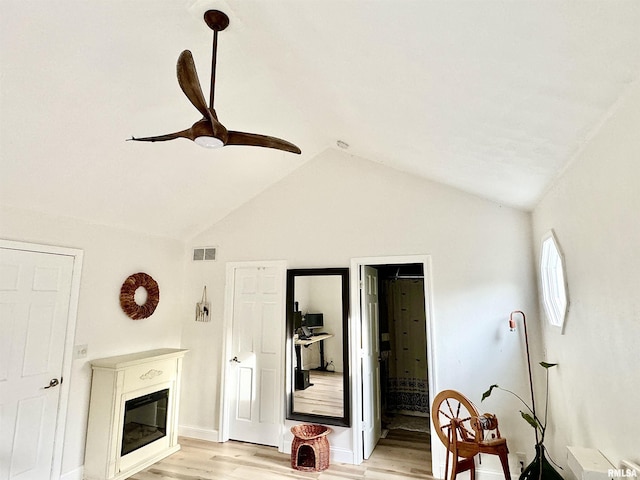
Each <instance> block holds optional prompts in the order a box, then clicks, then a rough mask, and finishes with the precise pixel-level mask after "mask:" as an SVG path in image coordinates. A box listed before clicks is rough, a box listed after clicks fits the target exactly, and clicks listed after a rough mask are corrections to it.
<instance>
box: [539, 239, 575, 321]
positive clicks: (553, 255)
mask: <svg viewBox="0 0 640 480" xmlns="http://www.w3.org/2000/svg"><path fill="white" fill-rule="evenodd" d="M540 283H541V286H542V289H541V292H542V304H543V305H544V310H545V312H546V313H547V319H548V320H549V323H550V324H551V325H553V326H555V327H558V328H560V329H561V330H562V327H563V325H564V319H565V316H566V314H567V307H568V305H569V301H568V298H567V280H566V273H565V265H564V256H563V255H562V252H561V251H560V248H559V247H558V242H557V240H556V237H555V235H554V234H553V231H549V233H547V234H546V235H545V236H544V238H543V239H542V251H541V253H540Z"/></svg>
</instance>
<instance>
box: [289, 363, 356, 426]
mask: <svg viewBox="0 0 640 480" xmlns="http://www.w3.org/2000/svg"><path fill="white" fill-rule="evenodd" d="M342 379H343V376H342V373H338V372H323V371H319V370H309V382H310V383H312V384H313V385H312V386H310V387H308V388H305V389H304V390H296V391H295V392H293V405H294V407H293V408H294V411H295V412H300V413H311V414H313V415H328V416H330V417H342V414H343V412H344V399H343V390H344V388H343V387H344V383H343V381H342Z"/></svg>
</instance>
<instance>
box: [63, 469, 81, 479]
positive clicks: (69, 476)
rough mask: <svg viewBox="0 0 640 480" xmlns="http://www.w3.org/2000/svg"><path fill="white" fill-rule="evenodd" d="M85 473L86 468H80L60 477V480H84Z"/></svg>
mask: <svg viewBox="0 0 640 480" xmlns="http://www.w3.org/2000/svg"><path fill="white" fill-rule="evenodd" d="M83 473H84V467H78V468H76V469H75V470H71V471H70V472H67V473H63V474H62V475H60V480H82V474H83Z"/></svg>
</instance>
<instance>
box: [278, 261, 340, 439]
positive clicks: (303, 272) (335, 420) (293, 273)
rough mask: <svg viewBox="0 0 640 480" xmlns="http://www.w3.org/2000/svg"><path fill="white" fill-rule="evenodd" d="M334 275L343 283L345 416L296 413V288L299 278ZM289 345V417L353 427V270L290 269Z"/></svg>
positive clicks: (288, 303) (288, 286)
mask: <svg viewBox="0 0 640 480" xmlns="http://www.w3.org/2000/svg"><path fill="white" fill-rule="evenodd" d="M321 275H333V276H340V277H341V285H342V363H343V375H342V380H343V392H344V394H343V397H344V398H343V403H344V404H343V412H344V414H343V416H342V417H329V416H325V415H313V414H309V413H300V412H295V411H294V410H293V409H294V405H293V392H294V388H295V387H294V385H295V383H294V378H293V377H294V375H295V367H294V364H295V360H294V355H293V335H294V321H293V311H294V300H295V299H294V288H295V279H296V277H304V276H321ZM286 343H287V345H289V347H288V350H290V351H289V352H287V355H286V356H285V357H286V358H287V359H288V360H287V362H288V365H287V374H288V375H289V378H290V381H289V382H285V383H288V391H286V392H285V395H286V399H287V420H299V421H302V422H314V423H321V424H326V425H336V426H342V427H350V426H351V402H350V395H349V380H350V376H349V269H348V268H300V269H292V270H287V342H286Z"/></svg>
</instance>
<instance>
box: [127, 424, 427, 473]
mask: <svg viewBox="0 0 640 480" xmlns="http://www.w3.org/2000/svg"><path fill="white" fill-rule="evenodd" d="M180 444H181V446H182V449H181V450H180V451H179V452H177V453H174V454H173V455H171V456H169V457H167V458H165V459H164V460H162V461H161V462H158V463H156V464H154V465H152V466H150V467H149V468H147V469H146V470H143V471H142V472H139V473H137V474H136V475H134V476H132V477H130V480H172V479H178V480H200V479H202V480H204V479H206V480H278V479H300V480H303V479H317V480H358V479H367V480H402V479H429V480H432V479H433V477H431V475H430V471H429V465H430V463H431V462H430V458H429V457H430V453H429V447H428V445H429V437H428V434H426V433H416V432H408V431H404V430H391V431H390V432H389V434H388V435H387V438H383V439H380V442H379V443H378V446H377V447H376V449H375V451H374V452H373V455H372V456H371V458H369V460H366V461H364V462H363V463H362V464H360V465H347V464H342V463H335V464H334V463H332V464H331V465H330V466H329V468H328V469H327V470H325V471H324V472H309V473H308V472H300V471H298V470H294V469H292V468H291V457H290V455H288V454H284V453H278V450H277V449H276V448H274V447H265V446H262V445H253V444H248V443H240V442H234V441H229V442H226V443H213V442H205V441H203V440H195V439H191V438H180Z"/></svg>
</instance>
